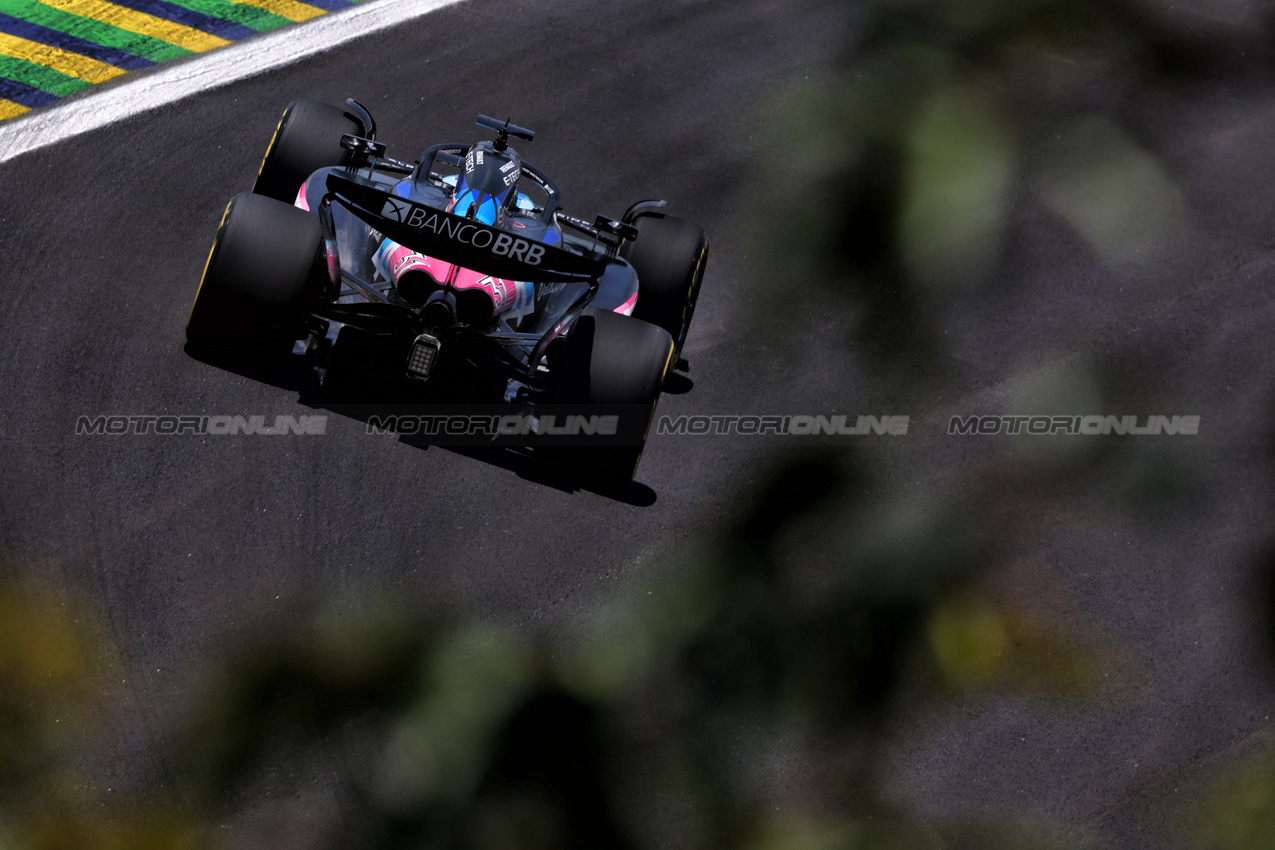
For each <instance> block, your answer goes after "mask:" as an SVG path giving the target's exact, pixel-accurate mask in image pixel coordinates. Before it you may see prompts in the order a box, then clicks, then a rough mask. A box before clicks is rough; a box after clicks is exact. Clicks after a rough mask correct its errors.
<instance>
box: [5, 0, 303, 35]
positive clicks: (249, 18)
mask: <svg viewBox="0 0 1275 850" xmlns="http://www.w3.org/2000/svg"><path fill="white" fill-rule="evenodd" d="M4 2H5V0H0V4H3V3H4ZM168 2H169V3H172V4H173V5H174V6H183V7H185V8H187V9H190V10H191V11H192V12H199V13H201V14H204V15H211V16H212V17H214V18H221V19H222V20H226V21H234V22H235V23H237V24H242V25H243V26H245V27H248V29H254V30H256V31H257V32H266V31H267V30H273V29H278V28H279V27H281V26H283V25H284V24H290V23H292V21H290V20H288V19H287V18H284V17H281V16H279V15H274V14H271V13H270V12H267V11H266V10H265V9H258V8H257V7H256V6H248V5H245V4H243V3H231V2H228V0H168Z"/></svg>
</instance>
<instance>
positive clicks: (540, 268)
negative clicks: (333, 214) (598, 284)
mask: <svg viewBox="0 0 1275 850" xmlns="http://www.w3.org/2000/svg"><path fill="white" fill-rule="evenodd" d="M327 189H328V193H329V194H331V195H332V197H334V198H335V199H336V200H337V201H338V202H339V203H340V204H341V205H342V206H343V207H345V208H346V209H348V210H349V211H350V212H351V213H352V214H353V215H355V216H357V217H358V218H359V219H361V220H362V221H364V222H366V223H367V224H368V225H369V226H371V227H373V228H375V229H376V230H378V231H380V232H381V233H383V234H384V235H386V236H388V237H389V238H390V239H393V240H394V241H395V242H397V243H399V244H400V245H404V246H406V247H408V248H410V249H412V250H413V251H416V252H418V253H421V254H426V255H428V256H431V257H437V258H438V259H440V260H443V261H445V262H449V263H454V264H455V265H458V266H462V267H464V268H469V269H473V270H475V271H478V272H482V273H483V274H489V275H491V276H493V277H499V278H504V279H506V280H525V281H530V282H532V283H590V282H593V281H596V280H598V279H599V278H601V277H602V274H603V272H605V271H606V267H607V258H606V256H605V255H603V254H598V253H575V252H574V251H568V250H565V249H563V248H558V247H555V246H553V245H545V244H543V243H541V242H536V241H532V240H528V239H523V238H522V237H520V236H517V235H515V234H512V233H506V232H505V231H503V230H498V229H496V228H494V227H488V226H487V225H485V224H483V223H482V222H480V221H474V220H471V219H465V218H460V217H459V216H454V215H450V214H448V213H446V212H444V211H443V210H439V209H435V208H433V207H428V206H425V205H423V204H418V203H416V202H414V201H409V200H408V199H406V198H400V197H398V196H397V195H393V194H390V193H389V192H384V191H382V190H380V189H377V188H375V187H373V186H367V185H365V184H362V183H357V182H355V181H353V180H350V179H348V178H345V177H342V176H340V175H338V174H329V175H328V178H327Z"/></svg>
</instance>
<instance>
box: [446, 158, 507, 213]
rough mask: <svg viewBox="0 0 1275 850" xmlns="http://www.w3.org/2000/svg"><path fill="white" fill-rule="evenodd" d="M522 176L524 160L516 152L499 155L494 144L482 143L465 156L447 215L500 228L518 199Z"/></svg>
mask: <svg viewBox="0 0 1275 850" xmlns="http://www.w3.org/2000/svg"><path fill="white" fill-rule="evenodd" d="M521 174H522V157H520V156H519V155H518V153H517V151H514V150H511V149H510V148H505V149H504V150H499V151H498V150H496V148H495V145H493V144H492V143H491V142H479V143H477V144H476V145H474V146H473V147H472V148H470V149H469V153H468V154H466V155H465V165H464V170H463V171H462V172H461V174H460V177H459V179H458V180H457V181H456V191H455V192H454V193H453V194H452V200H451V203H450V204H449V205H448V207H447V211H448V212H450V213H452V214H453V215H459V216H463V217H465V218H472V219H474V220H476V221H481V222H482V223H483V224H487V225H490V226H492V227H499V226H500V225H501V224H502V223H503V222H504V220H505V212H506V211H507V210H508V209H509V208H510V207H511V206H513V202H514V199H516V198H517V197H518V178H519V176H520V175H521Z"/></svg>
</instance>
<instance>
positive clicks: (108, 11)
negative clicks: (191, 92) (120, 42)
mask: <svg viewBox="0 0 1275 850" xmlns="http://www.w3.org/2000/svg"><path fill="white" fill-rule="evenodd" d="M39 2H41V3H43V4H44V5H46V6H52V7H53V8H55V9H61V10H62V11H63V12H68V13H70V14H72V15H79V16H80V17H82V18H91V19H93V20H95V21H98V22H100V23H103V24H110V25H111V26H113V27H119V28H120V29H124V30H128V31H129V32H136V33H141V34H142V35H149V36H150V37H151V38H158V39H159V40H160V41H166V42H168V43H169V44H175V45H177V46H178V47H184V48H186V49H187V50H191V51H194V52H196V53H203V52H204V51H205V50H212V49H213V48H214V47H222V46H224V45H227V44H229V43H230V42H228V41H226V40H225V39H224V38H218V37H217V36H215V35H209V34H208V33H206V32H201V31H200V30H197V29H194V28H193V27H187V26H182V25H181V24H175V23H173V22H172V21H166V20H164V19H163V18H157V17H155V16H154V15H147V14H143V13H142V12H134V11H133V10H132V9H127V8H125V7H123V6H116V5H115V4H114V3H107V2H105V1H104V0H39Z"/></svg>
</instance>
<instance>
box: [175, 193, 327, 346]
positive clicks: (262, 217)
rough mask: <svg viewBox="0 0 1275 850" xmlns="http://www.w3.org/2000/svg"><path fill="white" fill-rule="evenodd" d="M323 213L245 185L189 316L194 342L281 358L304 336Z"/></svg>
mask: <svg viewBox="0 0 1275 850" xmlns="http://www.w3.org/2000/svg"><path fill="white" fill-rule="evenodd" d="M322 245H323V231H322V229H321V228H320V226H319V220H318V219H317V218H315V217H314V216H313V215H310V214H309V213H306V212H303V211H301V210H299V209H297V208H296V207H293V206H291V205H289V204H285V203H281V202H279V201H275V200H272V199H270V198H266V197H262V196H260V195H250V194H247V193H246V192H241V193H240V194H238V195H235V197H234V198H232V199H231V201H230V203H229V204H228V205H227V207H226V213H225V215H224V216H223V217H222V223H221V226H220V227H219V228H218V230H217V237H216V239H215V240H214V241H213V246H212V250H211V251H210V252H209V255H208V263H207V264H206V265H205V266H204V275H203V278H202V279H201V280H200V282H199V290H198V292H196V294H195V303H194V304H193V305H192V306H191V310H190V318H189V320H188V321H187V323H186V341H187V342H189V343H190V346H191V348H192V349H194V350H196V351H198V352H200V353H204V354H209V355H214V356H226V357H237V358H239V357H253V358H267V359H271V358H278V357H282V356H284V355H286V354H287V353H288V352H289V351H290V350H291V348H292V343H293V342H294V341H295V340H296V339H297V338H298V337H299V336H300V335H301V332H302V326H301V325H302V322H301V320H302V317H303V315H304V307H305V303H306V299H307V298H308V297H309V296H310V295H311V293H317V292H318V291H319V287H320V284H321V280H320V272H321V271H322V266H321V265H320V264H319V263H318V259H319V252H320V249H321V247H322Z"/></svg>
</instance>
